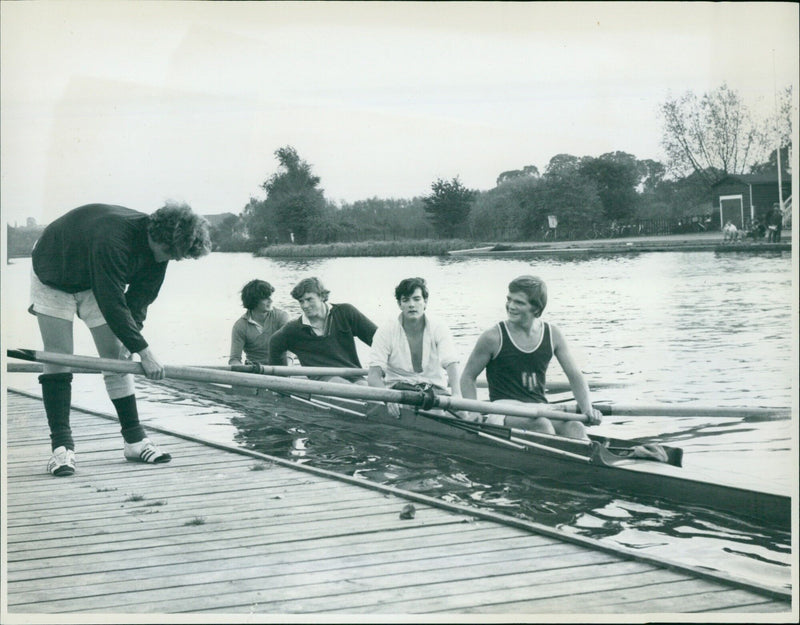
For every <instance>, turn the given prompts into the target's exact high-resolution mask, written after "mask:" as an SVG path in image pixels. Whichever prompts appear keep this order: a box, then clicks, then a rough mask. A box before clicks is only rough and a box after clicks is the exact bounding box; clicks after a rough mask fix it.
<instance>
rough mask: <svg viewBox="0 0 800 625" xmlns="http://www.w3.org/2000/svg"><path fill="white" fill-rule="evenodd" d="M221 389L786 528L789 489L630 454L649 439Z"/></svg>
mask: <svg viewBox="0 0 800 625" xmlns="http://www.w3.org/2000/svg"><path fill="white" fill-rule="evenodd" d="M228 392H230V393H235V394H238V395H250V396H254V397H261V398H265V397H269V398H270V399H271V400H273V401H274V400H276V399H277V401H278V402H279V403H280V402H290V403H293V404H295V405H296V406H302V407H304V408H305V409H306V410H307V412H308V419H309V422H314V423H316V424H322V423H325V422H326V421H330V423H334V424H335V427H336V429H337V430H339V431H348V432H352V433H353V434H354V435H356V436H365V435H366V436H371V437H375V438H377V439H379V440H392V441H395V442H397V443H398V444H403V445H413V446H416V447H419V448H422V449H426V450H429V451H431V452H435V453H444V454H449V455H455V456H459V457H462V458H466V459H468V460H470V461H473V462H478V463H484V464H489V465H492V466H495V467H500V468H505V469H511V470H517V471H523V472H526V473H532V474H537V475H543V476H547V477H550V478H555V479H557V480H558V481H563V482H564V483H568V484H571V485H576V484H577V485H582V484H583V485H588V486H597V487H601V488H604V489H606V490H611V491H616V492H620V493H628V494H632V495H635V496H642V497H647V498H655V499H663V500H668V501H670V502H673V503H677V504H680V505H684V506H697V507H701V508H704V509H709V510H714V511H717V512H721V513H724V514H729V515H732V516H735V517H737V518H745V519H748V520H752V521H754V522H757V523H762V524H766V525H770V526H776V527H780V528H786V529H788V528H789V527H790V525H791V497H790V495H789V494H786V493H780V492H777V491H774V492H771V491H768V490H766V489H754V488H748V487H742V486H741V485H736V484H735V483H732V482H730V481H729V480H728V481H726V477H727V478H729V477H730V474H731V472H730V471H719V472H716V473H713V474H712V473H709V472H708V470H705V471H702V472H701V471H698V470H693V469H691V468H687V467H685V466H682V464H683V462H682V456H683V454H682V451H681V450H680V449H679V448H675V447H669V446H661V447H662V448H663V449H664V450H665V451H666V453H667V456H668V458H667V462H658V461H654V460H652V459H648V458H641V457H635V456H633V455H631V453H632V451H633V450H634V449H635V448H637V447H641V446H645V445H648V444H650V443H651V441H639V440H630V439H618V438H611V437H606V436H596V435H590V439H591V440H590V441H589V442H586V441H579V440H575V439H568V438H563V437H559V436H550V435H546V434H540V433H534V432H527V431H525V432H522V431H519V430H512V429H510V428H505V427H502V426H476V425H472V424H470V423H468V422H463V421H459V420H457V419H455V418H454V417H452V416H449V415H447V413H445V412H443V411H425V410H421V409H419V408H411V407H406V406H404V407H401V411H400V416H399V417H398V418H395V417H393V416H391V415H390V414H389V413H388V412H387V410H386V409H385V406H384V404H382V403H379V402H366V401H360V400H356V399H344V398H338V397H326V396H319V395H302V394H298V393H279V394H278V393H275V392H273V391H270V390H268V389H254V388H247V387H235V386H234V387H228Z"/></svg>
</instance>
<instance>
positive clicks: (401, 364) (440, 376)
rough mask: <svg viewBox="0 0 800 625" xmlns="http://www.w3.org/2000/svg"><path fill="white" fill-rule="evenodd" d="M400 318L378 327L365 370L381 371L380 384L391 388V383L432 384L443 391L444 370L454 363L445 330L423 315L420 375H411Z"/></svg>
mask: <svg viewBox="0 0 800 625" xmlns="http://www.w3.org/2000/svg"><path fill="white" fill-rule="evenodd" d="M401 319H402V315H399V316H398V317H397V319H395V320H394V321H392V322H391V323H388V324H385V325H382V326H380V327H379V328H378V330H377V331H376V332H375V336H374V337H372V351H371V352H370V355H369V366H370V367H380V368H381V369H383V373H384V382H385V384H386V386H391V385H392V384H394V383H395V382H408V383H409V384H424V383H427V384H435V385H436V386H440V387H442V388H447V376H446V375H445V368H446V367H447V366H448V365H451V364H452V363H454V362H458V358H457V357H456V354H455V349H454V347H453V339H452V336H451V335H450V330H449V329H448V327H447V326H446V325H445V324H444V323H442V322H441V321H438V320H437V319H436V318H434V317H430V316H428V315H427V314H426V315H425V329H424V330H423V332H422V371H419V372H418V371H414V365H413V364H412V362H411V348H410V347H409V345H408V337H406V333H405V330H403V324H402V321H401Z"/></svg>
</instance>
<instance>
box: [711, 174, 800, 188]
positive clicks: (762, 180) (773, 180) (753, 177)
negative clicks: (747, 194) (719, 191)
mask: <svg viewBox="0 0 800 625" xmlns="http://www.w3.org/2000/svg"><path fill="white" fill-rule="evenodd" d="M791 180H792V179H791V177H789V176H784V177H783V182H788V183H790V184H791ZM731 181H735V182H741V183H743V184H778V174H777V173H775V174H735V175H728V176H725V177H724V178H723V179H722V180H719V181H717V182H715V183H714V184H713V185H712V186H714V187H717V186H719V185H721V184H724V183H726V182H731Z"/></svg>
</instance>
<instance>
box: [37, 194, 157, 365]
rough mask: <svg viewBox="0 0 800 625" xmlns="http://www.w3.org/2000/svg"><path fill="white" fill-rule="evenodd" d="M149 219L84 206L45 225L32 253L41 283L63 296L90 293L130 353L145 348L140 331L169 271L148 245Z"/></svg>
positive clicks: (106, 207)
mask: <svg viewBox="0 0 800 625" xmlns="http://www.w3.org/2000/svg"><path fill="white" fill-rule="evenodd" d="M148 219H149V217H148V215H146V214H145V213H140V212H138V211H135V210H132V209H130V208H124V207H122V206H111V205H108V204H87V205H86V206H81V207H79V208H75V209H73V210H71V211H69V212H68V213H67V214H65V215H62V216H61V217H59V218H58V219H56V220H55V221H53V222H52V223H51V224H50V225H48V226H47V227H46V228H45V229H44V232H43V233H42V236H41V237H40V238H39V240H38V241H37V242H36V247H35V248H34V250H33V270H34V271H35V272H36V275H37V276H38V277H39V280H41V281H42V282H43V283H44V284H46V285H48V286H51V287H53V288H55V289H58V290H59V291H65V292H67V293H77V292H79V291H87V290H90V289H91V291H92V293H94V296H95V299H97V304H98V306H99V307H100V311H101V312H102V313H103V317H104V318H105V320H106V322H107V323H108V325H109V327H110V328H111V330H112V331H113V332H114V334H115V335H116V336H117V337H118V338H119V340H120V341H122V344H123V345H125V347H126V348H127V349H128V350H129V351H131V352H138V351H141V350H143V349H144V348H145V347H147V341H145V340H144V337H143V336H142V334H141V332H140V330H141V329H142V325H143V324H144V320H145V318H146V316H147V307H148V306H149V305H150V304H151V303H152V302H153V300H155V299H156V296H157V295H158V291H159V289H160V288H161V284H162V283H163V281H164V275H165V272H166V270H167V263H166V262H163V263H158V262H156V260H155V257H154V256H153V252H152V250H151V249H150V246H149V245H148V242H147V223H148ZM126 286H127V290H126Z"/></svg>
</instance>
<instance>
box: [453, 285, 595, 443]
mask: <svg viewBox="0 0 800 625" xmlns="http://www.w3.org/2000/svg"><path fill="white" fill-rule="evenodd" d="M546 305H547V287H546V285H545V283H544V282H543V281H542V280H541V279H540V278H537V277H535V276H520V277H518V278H516V279H514V280H512V281H511V282H510V283H509V285H508V295H507V296H506V313H507V316H508V318H507V319H506V320H505V321H501V322H499V323H497V324H495V325H493V326H492V327H490V328H489V329H488V330H486V331H485V332H484V333H483V334H481V335H480V337H478V341H477V342H476V344H475V347H474V348H473V350H472V353H471V354H470V356H469V359H468V360H467V364H466V365H464V372H463V373H462V374H461V394H462V395H463V396H464V398H465V399H476V398H477V389H476V384H475V381H476V379H477V377H478V375H479V374H480V373H481V371H483V370H484V369H486V380H487V382H488V383H489V400H490V401H493V402H498V403H500V402H503V403H510V404H526V403H533V404H546V403H547V398H546V397H545V384H546V381H545V376H546V373H547V366H548V365H549V364H550V360H551V359H552V357H553V356H555V357H556V359H557V360H558V362H559V364H560V365H561V368H562V369H563V370H564V373H566V374H567V378H568V379H569V383H570V388H571V389H572V393H573V395H574V396H575V400H576V401H577V403H578V406H580V409H581V412H583V414H584V415H586V417H587V418H588V420H587V424H588V425H596V424H598V423H600V422H601V421H602V414H601V413H600V411H599V410H597V409H595V408H594V407H593V406H592V399H591V395H590V392H589V386H588V384H587V383H586V380H585V379H584V377H583V374H582V373H581V370H580V369H579V368H578V365H577V364H576V363H575V360H574V359H573V357H572V355H571V354H570V351H569V348H568V346H567V341H566V339H565V338H564V336H563V335H562V334H561V331H560V330H559V329H558V328H557V327H556V326H554V325H553V324H551V323H548V322H546V321H542V319H541V316H542V312H544V309H545V306H546ZM466 416H467V418H468V419H470V420H477V421H484V419H485V422H487V423H491V424H495V425H506V426H508V427H516V428H522V429H525V430H533V431H536V432H542V433H544V434H557V435H559V436H566V437H569V438H579V439H587V438H588V436H587V434H586V428H585V427H584V425H583V423H581V422H580V421H559V420H556V419H554V420H552V421H551V420H550V419H546V418H544V417H539V418H530V417H515V416H505V417H504V416H503V415H489V416H488V417H483V416H481V415H478V414H470V413H467V415H466Z"/></svg>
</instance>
